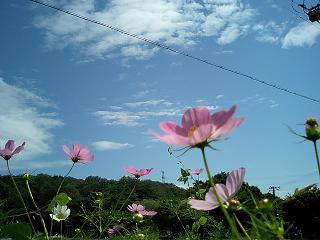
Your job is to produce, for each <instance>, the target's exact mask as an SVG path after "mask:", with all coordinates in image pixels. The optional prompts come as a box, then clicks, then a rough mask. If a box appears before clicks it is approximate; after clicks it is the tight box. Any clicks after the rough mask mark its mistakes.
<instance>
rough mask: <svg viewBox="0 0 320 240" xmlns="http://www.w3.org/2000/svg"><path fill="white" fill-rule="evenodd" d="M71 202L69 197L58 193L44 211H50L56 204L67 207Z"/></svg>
mask: <svg viewBox="0 0 320 240" xmlns="http://www.w3.org/2000/svg"><path fill="white" fill-rule="evenodd" d="M71 200H72V199H71V197H69V196H68V195H67V194H66V193H59V194H58V196H56V197H55V198H53V199H52V201H51V203H50V204H49V205H48V207H47V209H46V211H52V209H53V208H54V207H55V206H56V204H59V205H61V206H64V205H67V204H68V203H69V202H70V201H71Z"/></svg>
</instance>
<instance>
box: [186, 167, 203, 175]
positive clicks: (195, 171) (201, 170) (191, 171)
mask: <svg viewBox="0 0 320 240" xmlns="http://www.w3.org/2000/svg"><path fill="white" fill-rule="evenodd" d="M203 170H204V169H203V168H200V169H195V170H190V171H189V173H190V175H199V174H200V173H202V172H203Z"/></svg>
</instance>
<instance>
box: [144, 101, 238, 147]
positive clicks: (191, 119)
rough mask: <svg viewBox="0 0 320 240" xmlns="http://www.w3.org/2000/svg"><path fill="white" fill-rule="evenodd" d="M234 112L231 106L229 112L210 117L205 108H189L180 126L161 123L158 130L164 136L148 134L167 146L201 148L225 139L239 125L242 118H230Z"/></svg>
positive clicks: (154, 133) (234, 107)
mask: <svg viewBox="0 0 320 240" xmlns="http://www.w3.org/2000/svg"><path fill="white" fill-rule="evenodd" d="M235 111H236V106H232V107H231V108H230V110H229V111H220V112H216V113H213V114H212V115H211V114H210V112H209V110H208V108H206V107H197V108H191V109H189V110H187V111H186V112H185V113H184V114H183V117H182V126H179V125H178V124H177V123H175V122H161V123H160V128H161V129H162V130H163V131H164V132H165V133H166V134H164V135H160V134H159V133H157V132H155V131H153V130H150V131H149V132H150V133H151V134H153V135H154V136H156V137H157V138H159V139H160V140H161V141H163V142H166V143H168V144H174V145H188V146H193V147H195V146H201V147H203V146H206V145H207V144H208V143H209V142H211V141H214V140H218V139H220V138H223V137H225V136H226V135H228V134H229V133H230V132H232V131H233V130H234V129H235V128H236V127H238V126H239V125H240V123H241V122H242V121H243V118H232V116H233V114H234V112H235Z"/></svg>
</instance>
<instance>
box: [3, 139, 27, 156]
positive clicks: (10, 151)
mask: <svg viewBox="0 0 320 240" xmlns="http://www.w3.org/2000/svg"><path fill="white" fill-rule="evenodd" d="M24 145H25V142H23V143H22V145H21V146H19V147H17V148H16V149H14V141H13V140H9V141H8V142H7V143H6V145H5V148H4V149H2V150H1V148H0V156H1V157H3V158H4V159H5V160H9V159H10V158H11V157H12V156H13V155H15V154H17V153H19V152H21V151H22V150H23V149H24Z"/></svg>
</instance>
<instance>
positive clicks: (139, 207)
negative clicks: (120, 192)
mask: <svg viewBox="0 0 320 240" xmlns="http://www.w3.org/2000/svg"><path fill="white" fill-rule="evenodd" d="M128 210H129V211H130V212H135V213H138V212H140V211H144V210H145V209H144V206H142V205H141V204H135V203H133V204H132V205H128Z"/></svg>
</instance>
